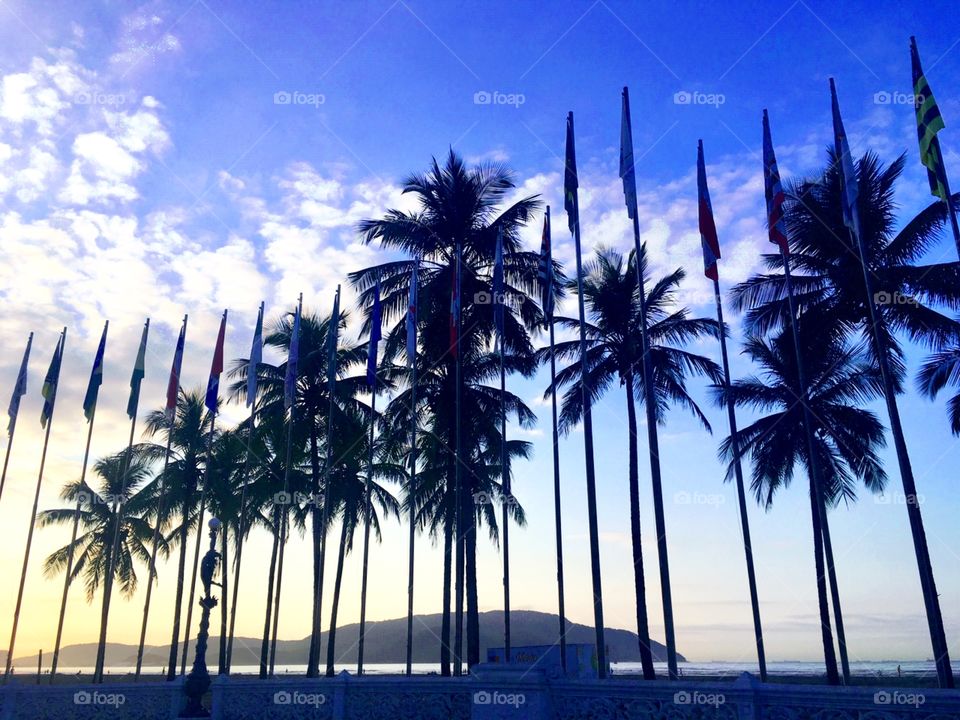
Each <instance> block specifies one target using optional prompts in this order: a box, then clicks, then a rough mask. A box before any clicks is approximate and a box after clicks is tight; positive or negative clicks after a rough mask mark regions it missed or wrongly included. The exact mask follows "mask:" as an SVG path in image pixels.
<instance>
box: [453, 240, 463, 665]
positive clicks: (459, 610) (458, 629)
mask: <svg viewBox="0 0 960 720" xmlns="http://www.w3.org/2000/svg"><path fill="white" fill-rule="evenodd" d="M455 273H456V296H457V297H456V300H457V317H456V318H455V321H456V325H457V346H458V347H456V348H455V350H456V353H457V356H456V358H455V360H456V377H455V383H456V395H455V405H456V408H455V414H456V419H455V425H456V429H455V435H456V442H455V450H456V452H455V455H454V502H455V503H456V509H455V511H454V516H455V522H454V527H455V528H456V532H455V533H454V537H453V540H454V547H455V550H454V552H456V565H455V577H454V596H455V602H456V609H455V611H454V641H453V662H454V666H453V674H454V676H457V677H459V676H460V675H462V674H463V661H462V657H463V580H464V560H465V558H464V549H465V548H464V542H463V507H462V505H463V502H462V498H461V494H462V493H461V485H462V483H461V471H460V465H461V463H462V456H463V436H462V433H461V428H460V421H461V414H462V413H461V404H462V402H463V397H462V396H463V388H462V387H461V386H462V385H463V357H462V353H461V351H460V348H459V345H460V342H461V340H462V337H463V336H462V333H463V293H462V290H463V288H462V283H463V243H462V242H461V240H460V239H459V238H458V239H457V243H456V269H455Z"/></svg>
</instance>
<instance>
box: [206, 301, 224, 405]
mask: <svg viewBox="0 0 960 720" xmlns="http://www.w3.org/2000/svg"><path fill="white" fill-rule="evenodd" d="M226 334H227V311H226V310H224V311H223V317H222V318H220V332H218V333H217V345H216V347H215V348H214V349H213V362H212V363H211V364H210V379H209V380H207V397H206V399H205V400H204V405H206V406H207V410H209V411H210V412H212V413H215V412H217V396H218V395H219V394H220V373H222V372H223V341H224V339H225V337H226Z"/></svg>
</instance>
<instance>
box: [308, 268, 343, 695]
mask: <svg viewBox="0 0 960 720" xmlns="http://www.w3.org/2000/svg"><path fill="white" fill-rule="evenodd" d="M333 310H334V312H333V313H332V315H331V316H330V317H331V323H332V326H331V327H330V329H329V331H328V333H331V334H328V338H330V340H329V342H330V347H329V350H330V352H329V353H328V356H327V363H328V364H329V365H330V366H329V367H328V368H327V378H328V380H329V382H328V384H327V385H328V386H327V460H326V464H325V467H324V469H323V533H322V534H321V535H320V568H319V572H318V583H319V587H318V592H317V605H316V607H315V608H314V610H313V613H314V617H315V618H316V620H317V627H318V628H321V624H320V615H321V612H320V611H321V610H322V601H323V570H324V563H325V561H326V555H327V524H328V523H329V522H330V466H331V465H332V464H333V406H334V395H335V390H336V376H337V375H336V365H337V341H338V339H339V334H340V286H339V285H337V292H336V295H334V299H333ZM321 634H322V628H321V631H320V632H319V633H317V672H318V673H319V667H320V635H321ZM327 653H328V658H327V659H328V663H327V673H326V674H327V675H329V676H330V677H333V657H332V656H330V655H329V653H330V640H329V638H328V640H327Z"/></svg>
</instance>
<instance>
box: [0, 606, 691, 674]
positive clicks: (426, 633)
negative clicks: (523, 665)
mask: <svg viewBox="0 0 960 720" xmlns="http://www.w3.org/2000/svg"><path fill="white" fill-rule="evenodd" d="M440 621H441V615H440V614H439V613H437V614H434V615H416V616H415V617H414V619H413V662H415V663H435V662H438V660H439V649H438V646H439V640H438V638H439V637H440ZM558 623H559V620H558V619H557V616H556V615H552V614H550V613H542V612H534V611H532V610H514V611H513V612H511V613H510V630H511V643H512V645H513V646H514V647H520V646H522V645H552V644H553V643H554V642H556V636H557V625H558ZM567 627H568V630H567V642H569V643H589V644H593V642H594V631H593V628H592V627H590V626H588V625H578V624H576V623H571V622H568V623H567ZM359 633H360V626H359V624H357V623H354V624H352V625H344V626H342V627H339V628H337V663H338V664H341V663H347V664H349V663H352V662H356V660H357V647H356V640H357V637H358V635H359ZM605 638H606V642H607V647H608V648H609V654H610V660H611V661H612V662H639V661H640V653H639V651H638V644H637V635H636V633H632V632H630V631H629V630H615V629H612V628H607V629H606V632H605ZM309 643H310V638H309V637H306V638H303V639H302V640H278V641H277V665H302V664H304V663H305V662H306V658H307V652H308V647H309ZM651 646H652V647H651V649H652V650H653V659H654V660H657V661H665V660H666V657H667V654H666V648H664V646H663V645H661V644H660V643H658V642H656V641H651ZM169 647H170V646H169V645H161V646H149V645H148V646H147V647H145V648H144V657H143V664H144V667H157V666H162V665H165V664H166V661H167V654H168V652H169ZM219 647H220V639H219V638H218V637H211V638H210V642H209V645H208V648H207V665H208V666H210V667H216V664H217V654H218V652H219ZM326 647H327V633H323V639H322V648H323V655H322V661H325V660H326ZM406 647H407V619H406V618H405V617H403V618H396V619H394V620H382V621H379V622H368V623H367V637H366V641H365V646H364V662H366V663H371V664H376V663H403V662H405V661H406ZM480 647H481V650H482V652H481V659H482V660H486V649H487V648H491V647H503V612H502V611H500V610H494V611H490V612H485V613H480ZM192 653H193V651H192V650H191V654H190V655H189V657H188V667H189V664H190V663H192V662H193V654H192ZM96 655H97V646H96V643H84V644H80V645H67V646H66V647H64V648H61V650H60V667H64V668H71V667H89V666H92V665H93V664H94V662H95V660H96ZM677 659H678V660H679V661H680V662H685V661H686V658H684V657H683V656H682V655H680V654H678V655H677ZM136 660H137V648H136V646H135V645H124V644H121V643H108V644H107V652H106V663H107V665H108V666H110V667H127V666H134V665H136ZM36 662H37V658H36V656H26V657H19V658H17V659H16V661H15V663H16V664H17V665H19V666H20V668H21V669H26V668H30V667H33V668H36ZM259 662H260V639H259V638H248V637H236V638H234V641H233V665H234V666H243V665H258V664H259ZM44 665H45V666H48V661H47V658H46V656H45V657H44Z"/></svg>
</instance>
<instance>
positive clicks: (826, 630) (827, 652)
mask: <svg viewBox="0 0 960 720" xmlns="http://www.w3.org/2000/svg"><path fill="white" fill-rule="evenodd" d="M817 494H818V493H817V487H816V483H815V482H814V480H813V477H812V475H811V479H810V517H811V519H812V521H813V555H814V566H815V568H816V571H817V603H818V605H819V608H820V635H821V639H822V640H823V661H824V663H825V664H826V667H827V682H828V683H829V684H831V685H839V684H840V675H839V674H838V673H837V655H836V652H835V651H834V649H833V632H832V631H831V629H830V608H829V606H828V601H827V583H826V573H825V572H824V567H823V526H822V524H821V522H820V511H819V508H818V507H817V506H818V504H819V503H818V502H817Z"/></svg>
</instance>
